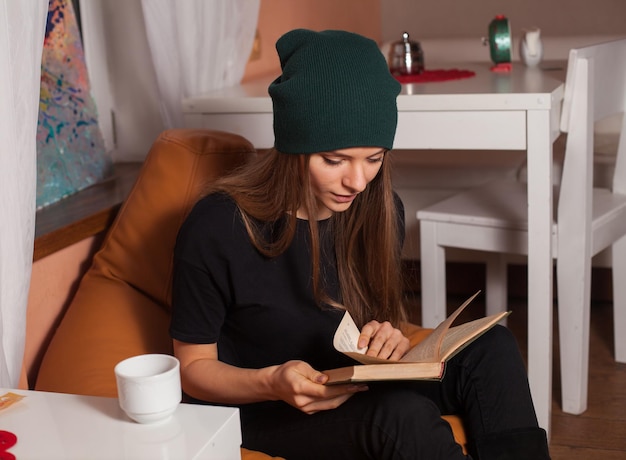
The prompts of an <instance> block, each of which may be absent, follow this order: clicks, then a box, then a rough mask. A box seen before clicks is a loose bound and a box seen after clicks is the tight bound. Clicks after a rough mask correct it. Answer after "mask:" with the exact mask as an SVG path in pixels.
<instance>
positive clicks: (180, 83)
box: [142, 0, 260, 128]
mask: <svg viewBox="0 0 626 460" xmlns="http://www.w3.org/2000/svg"><path fill="white" fill-rule="evenodd" d="M259 4H260V0H186V1H180V0H142V7H143V14H144V22H145V25H146V30H147V35H148V43H149V44H150V53H151V55H152V62H153V64H154V70H155V72H156V77H157V82H158V87H159V93H160V101H161V115H162V117H163V122H164V125H165V127H166V128H182V127H184V124H183V114H182V110H181V100H182V99H183V98H185V97H190V96H196V95H199V94H202V93H205V92H207V91H210V90H214V89H219V88H223V87H226V86H231V85H235V84H237V83H239V82H240V81H241V78H242V77H243V73H244V70H245V66H246V62H247V61H248V56H249V55H250V50H251V49H252V44H253V42H254V34H255V30H256V24H257V19H258V14H259Z"/></svg>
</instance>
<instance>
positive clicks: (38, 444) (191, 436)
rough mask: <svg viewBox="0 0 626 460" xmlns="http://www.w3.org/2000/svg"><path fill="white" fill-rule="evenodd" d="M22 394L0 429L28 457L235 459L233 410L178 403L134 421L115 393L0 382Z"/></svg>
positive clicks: (237, 434) (0, 415)
mask: <svg viewBox="0 0 626 460" xmlns="http://www.w3.org/2000/svg"><path fill="white" fill-rule="evenodd" d="M7 392H12V393H16V394H20V395H24V396H25V397H24V398H23V399H22V400H20V401H19V402H17V403H15V404H13V405H12V406H10V407H8V408H6V409H4V410H2V411H0V430H5V431H9V432H11V433H14V434H15V435H16V436H17V438H18V440H17V444H15V445H14V446H13V447H11V448H10V449H8V452H10V453H12V454H13V455H14V456H15V457H16V458H17V459H29V460H38V459H42V460H44V459H45V460H56V459H58V460H73V459H76V460H85V459H90V460H99V459H102V460H112V459H115V460H124V459H128V460H130V459H132V460H139V459H145V460H157V459H168V460H172V459H219V460H235V459H236V460H240V459H241V453H240V452H241V451H240V446H241V428H240V424H239V410H238V409H233V408H227V407H214V406H202V405H193V404H181V405H180V406H179V407H178V408H177V409H176V412H174V415H173V416H172V418H171V419H169V420H167V421H165V422H162V423H159V424H154V425H140V424H138V423H135V422H133V421H132V420H131V419H129V418H128V417H127V416H126V415H125V414H124V412H122V410H121V409H120V407H119V404H118V400H117V398H102V397H96V396H77V395H70V394H61V393H47V392H42V391H24V390H9V389H6V388H0V395H4V394H5V393H7Z"/></svg>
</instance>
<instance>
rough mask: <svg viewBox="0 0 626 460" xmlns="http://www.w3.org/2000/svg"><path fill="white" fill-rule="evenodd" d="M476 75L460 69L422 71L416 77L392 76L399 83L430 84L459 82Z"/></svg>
mask: <svg viewBox="0 0 626 460" xmlns="http://www.w3.org/2000/svg"><path fill="white" fill-rule="evenodd" d="M474 75H476V73H475V72H473V71H471V70H462V69H434V70H424V71H423V72H422V73H420V74H417V75H394V77H396V80H398V81H399V82H400V83H432V82H438V81H448V80H460V79H462V78H470V77H473V76H474Z"/></svg>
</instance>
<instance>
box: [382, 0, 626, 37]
mask: <svg viewBox="0 0 626 460" xmlns="http://www.w3.org/2000/svg"><path fill="white" fill-rule="evenodd" d="M496 14H504V15H505V16H506V17H507V18H508V19H509V20H510V23H511V32H512V34H513V35H514V36H518V35H520V33H521V30H522V29H524V28H528V27H539V28H541V29H542V31H543V34H544V35H545V36H550V37H561V36H581V35H626V20H625V18H626V2H624V0H594V1H589V0H548V1H545V0H508V1H506V2H503V1H502V0H480V1H473V2H471V1H462V0H419V1H415V0H381V17H382V39H383V40H384V41H390V40H398V39H399V38H400V36H401V34H402V32H403V31H405V30H406V31H407V32H409V34H411V36H412V37H414V38H415V39H417V40H419V38H454V37H466V38H469V37H475V38H476V39H477V40H480V38H481V37H483V36H485V35H487V27H488V24H489V22H490V21H491V19H493V17H494V16H495V15H496Z"/></svg>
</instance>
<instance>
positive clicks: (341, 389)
mask: <svg viewBox="0 0 626 460" xmlns="http://www.w3.org/2000/svg"><path fill="white" fill-rule="evenodd" d="M268 370H270V371H271V372H270V377H269V378H270V382H269V383H270V386H271V387H272V388H273V390H274V391H275V393H276V399H281V400H283V401H285V402H286V403H288V404H290V405H291V406H293V407H295V408H297V409H299V410H301V411H302V412H304V413H306V414H314V413H315V412H319V411H321V410H328V409H335V408H337V407H339V406H340V405H341V404H343V403H344V402H346V401H347V400H348V398H350V396H352V395H353V394H354V393H358V392H360V391H366V390H367V389H368V387H367V385H366V384H352V383H350V384H342V385H329V386H326V385H324V384H325V383H326V381H327V380H328V376H327V375H325V374H324V373H322V372H320V371H317V370H315V369H313V368H312V367H311V366H310V365H309V364H307V363H306V362H304V361H287V362H286V363H284V364H281V365H278V366H273V367H271V368H269V369H268Z"/></svg>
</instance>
